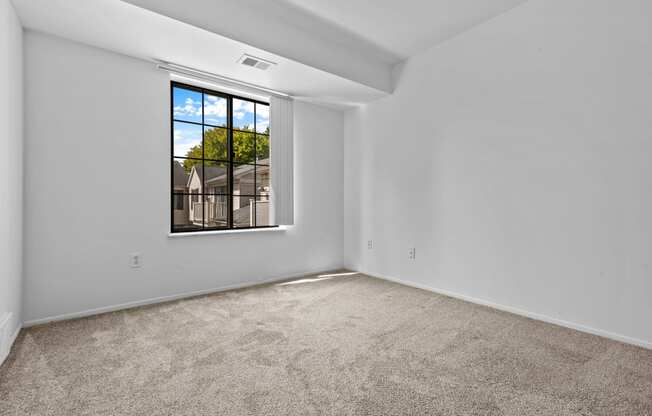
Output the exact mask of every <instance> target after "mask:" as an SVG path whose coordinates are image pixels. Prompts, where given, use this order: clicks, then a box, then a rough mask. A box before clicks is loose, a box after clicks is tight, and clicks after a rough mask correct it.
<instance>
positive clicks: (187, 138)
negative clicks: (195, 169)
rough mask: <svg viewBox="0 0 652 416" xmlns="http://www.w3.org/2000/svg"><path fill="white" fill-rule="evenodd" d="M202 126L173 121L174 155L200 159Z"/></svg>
mask: <svg viewBox="0 0 652 416" xmlns="http://www.w3.org/2000/svg"><path fill="white" fill-rule="evenodd" d="M201 140H202V126H198V125H196V124H189V123H182V122H180V121H175V122H174V156H175V157H195V158H199V159H201V157H202V156H201V147H202V146H201Z"/></svg>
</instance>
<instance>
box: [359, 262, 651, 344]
mask: <svg viewBox="0 0 652 416" xmlns="http://www.w3.org/2000/svg"><path fill="white" fill-rule="evenodd" d="M361 273H364V274H366V275H368V276H372V277H376V278H378V279H383V280H388V281H390V282H394V283H399V284H402V285H405V286H410V287H414V288H417V289H423V290H427V291H429V292H433V293H437V294H440V295H444V296H448V297H451V298H455V299H459V300H463V301H466V302H470V303H475V304H477V305H482V306H488V307H490V308H493V309H498V310H500V311H504V312H509V313H513V314H515V315H520V316H524V317H526V318H530V319H534V320H537V321H542V322H547V323H549V324H554V325H558V326H563V327H565V328H570V329H574V330H576V331H580V332H586V333H588V334H592V335H597V336H600V337H604V338H609V339H612V340H614V341H620V342H623V343H625V344H631V345H636V346H638V347H642V348H647V349H652V342H650V341H644V340H642V339H637V338H632V337H629V336H626V335H621V334H616V333H614V332H609V331H604V330H601V329H596V328H591V327H588V326H585V325H581V324H576V323H573V322H568V321H564V320H561V319H557V318H551V317H549V316H546V315H541V314H538V313H534V312H528V311H525V310H522V309H518V308H514V307H511V306H506V305H501V304H498V303H494V302H489V301H486V300H483V299H478V298H474V297H471V296H466V295H462V294H459V293H455V292H451V291H448V290H444V289H438V288H435V287H431V286H427V285H423V284H419V283H413V282H409V281H407V280H402V279H397V278H394V277H389V276H384V275H381V274H378V273H367V272H361Z"/></svg>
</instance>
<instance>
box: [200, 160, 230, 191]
mask: <svg viewBox="0 0 652 416" xmlns="http://www.w3.org/2000/svg"><path fill="white" fill-rule="evenodd" d="M228 168H229V164H228V163H225V162H213V161H210V160H206V161H204V172H203V178H204V187H203V189H202V191H201V192H202V193H205V194H228V193H229V169H228Z"/></svg>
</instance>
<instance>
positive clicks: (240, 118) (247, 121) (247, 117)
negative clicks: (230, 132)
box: [233, 98, 254, 131]
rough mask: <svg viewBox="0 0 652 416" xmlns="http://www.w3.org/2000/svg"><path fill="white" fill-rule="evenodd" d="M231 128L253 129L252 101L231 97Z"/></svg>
mask: <svg viewBox="0 0 652 416" xmlns="http://www.w3.org/2000/svg"><path fill="white" fill-rule="evenodd" d="M233 128H234V129H239V130H249V131H253V130H254V103H252V102H251V101H245V100H239V99H237V98H234V99H233Z"/></svg>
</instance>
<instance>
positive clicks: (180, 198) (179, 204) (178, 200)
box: [172, 194, 186, 211]
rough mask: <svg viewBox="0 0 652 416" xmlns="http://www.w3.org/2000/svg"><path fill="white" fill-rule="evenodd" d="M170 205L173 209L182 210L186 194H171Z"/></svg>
mask: <svg viewBox="0 0 652 416" xmlns="http://www.w3.org/2000/svg"><path fill="white" fill-rule="evenodd" d="M172 207H173V209H174V210H175V211H183V210H184V209H185V207H186V196H185V195H184V194H174V195H172Z"/></svg>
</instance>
